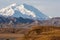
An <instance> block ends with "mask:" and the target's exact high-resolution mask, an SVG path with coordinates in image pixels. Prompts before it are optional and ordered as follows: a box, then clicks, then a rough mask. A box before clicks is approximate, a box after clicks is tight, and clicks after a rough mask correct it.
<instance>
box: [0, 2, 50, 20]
mask: <svg viewBox="0 0 60 40" xmlns="http://www.w3.org/2000/svg"><path fill="white" fill-rule="evenodd" d="M0 15H2V16H6V17H9V16H12V17H23V18H29V19H37V20H46V19H48V18H49V17H48V16H46V15H44V14H43V13H41V12H40V11H39V10H38V9H36V8H34V7H33V6H30V5H27V4H22V5H20V6H18V5H17V4H16V3H14V4H12V5H10V6H7V7H6V8H3V9H1V10H0Z"/></svg>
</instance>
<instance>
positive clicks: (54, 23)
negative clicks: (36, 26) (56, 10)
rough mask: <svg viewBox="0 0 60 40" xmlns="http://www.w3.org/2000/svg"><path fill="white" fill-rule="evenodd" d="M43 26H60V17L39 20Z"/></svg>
mask: <svg viewBox="0 0 60 40" xmlns="http://www.w3.org/2000/svg"><path fill="white" fill-rule="evenodd" d="M39 23H40V24H41V25H42V26H58V27H59V26H60V17H53V18H51V19H49V20H45V21H41V22H39Z"/></svg>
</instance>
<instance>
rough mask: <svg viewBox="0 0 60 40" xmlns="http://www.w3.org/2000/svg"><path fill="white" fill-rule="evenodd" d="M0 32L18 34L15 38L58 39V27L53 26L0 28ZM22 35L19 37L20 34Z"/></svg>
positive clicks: (18, 39)
mask: <svg viewBox="0 0 60 40" xmlns="http://www.w3.org/2000/svg"><path fill="white" fill-rule="evenodd" d="M0 34H7V35H8V34H12V35H11V36H14V35H13V34H15V35H18V37H17V39H16V40H60V27H55V26H32V27H31V28H29V29H24V28H0ZM21 34H23V37H22V38H20V36H22V35H21ZM0 37H1V35H0Z"/></svg>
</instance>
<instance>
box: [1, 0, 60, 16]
mask: <svg viewBox="0 0 60 40" xmlns="http://www.w3.org/2000/svg"><path fill="white" fill-rule="evenodd" d="M13 3H17V4H23V3H26V4H29V5H32V6H34V7H35V8H37V9H39V10H40V11H41V12H43V13H44V14H46V15H48V16H52V17H55V16H60V0H0V9H1V8H3V7H6V6H8V5H10V4H13Z"/></svg>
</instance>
